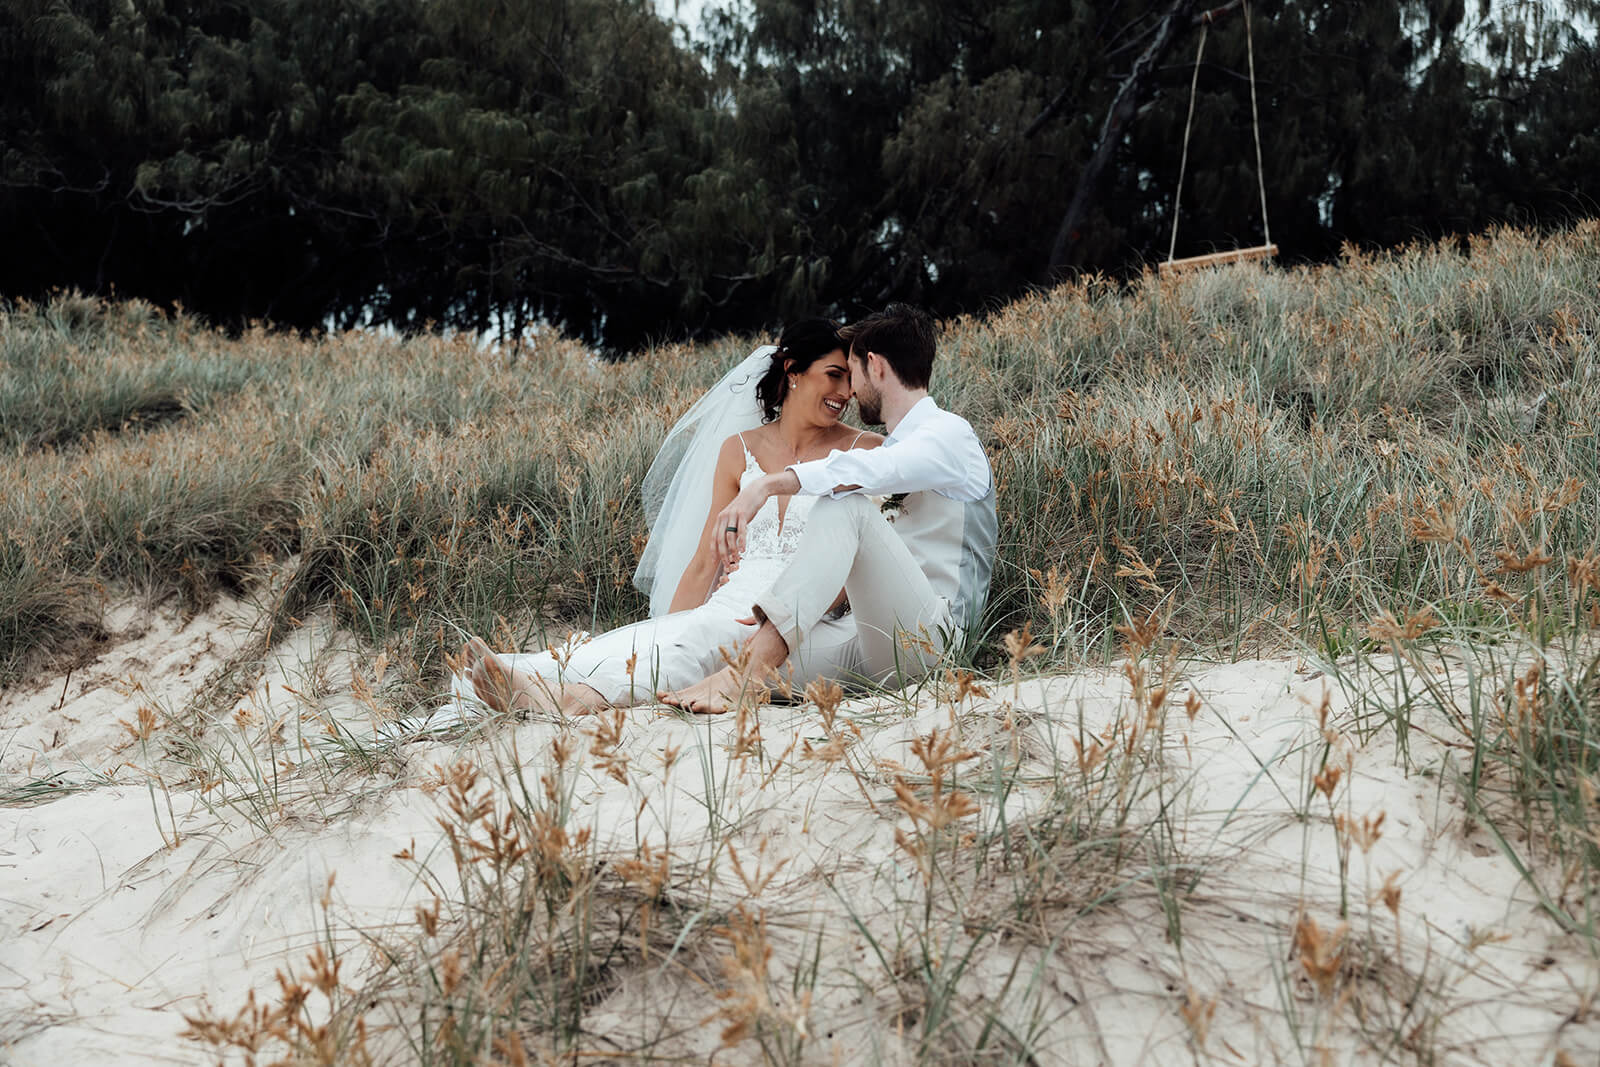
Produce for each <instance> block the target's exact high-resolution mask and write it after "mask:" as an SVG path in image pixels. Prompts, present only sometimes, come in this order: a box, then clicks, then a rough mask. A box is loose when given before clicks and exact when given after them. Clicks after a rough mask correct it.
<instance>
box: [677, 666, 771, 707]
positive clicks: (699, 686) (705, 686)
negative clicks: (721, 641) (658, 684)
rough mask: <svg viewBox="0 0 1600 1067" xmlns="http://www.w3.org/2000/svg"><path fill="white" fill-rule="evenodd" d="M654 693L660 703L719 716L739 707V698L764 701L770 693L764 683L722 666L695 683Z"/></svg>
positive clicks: (757, 701) (754, 701)
mask: <svg viewBox="0 0 1600 1067" xmlns="http://www.w3.org/2000/svg"><path fill="white" fill-rule="evenodd" d="M656 695H657V696H658V697H659V698H660V700H661V702H662V703H663V704H670V705H672V706H673V707H675V708H682V709H683V710H684V711H692V712H694V713H695V714H696V715H722V714H725V713H727V712H730V711H732V710H733V709H734V708H736V707H738V706H739V702H740V701H741V700H748V701H750V702H751V703H754V704H765V703H766V702H767V698H768V696H770V695H771V694H770V693H769V691H768V690H767V688H766V686H763V685H760V684H758V683H757V682H756V681H755V680H754V679H752V678H751V677H750V676H749V675H748V674H744V673H742V672H740V671H736V670H734V669H733V668H732V667H724V668H722V669H721V670H720V671H718V672H717V673H716V674H713V675H711V676H710V677H709V678H704V679H702V680H700V681H698V682H696V683H695V684H694V685H691V686H687V687H685V688H683V689H677V690H674V691H673V692H670V693H658V694H656Z"/></svg>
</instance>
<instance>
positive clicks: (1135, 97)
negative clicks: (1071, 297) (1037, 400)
mask: <svg viewBox="0 0 1600 1067" xmlns="http://www.w3.org/2000/svg"><path fill="white" fill-rule="evenodd" d="M1199 4H1200V0H1175V2H1174V3H1173V5H1172V7H1171V8H1169V9H1168V10H1167V13H1166V14H1165V15H1163V16H1162V17H1161V24H1160V25H1159V26H1157V27H1156V32H1155V36H1154V37H1153V38H1152V39H1151V41H1150V45H1149V47H1147V48H1146V49H1145V50H1144V52H1143V53H1142V54H1141V55H1140V56H1139V58H1138V59H1136V60H1134V61H1133V69H1132V70H1130V71H1129V72H1128V76H1127V77H1126V78H1124V79H1122V84H1121V85H1119V86H1117V94H1116V96H1114V97H1112V99H1111V107H1110V108H1109V109H1108V110H1107V111H1106V118H1105V122H1104V123H1103V124H1102V125H1101V127H1100V138H1099V140H1098V141H1096V143H1095V146H1094V152H1093V153H1091V154H1090V156H1089V162H1088V163H1087V164H1085V166H1084V168H1083V171H1082V172H1081V173H1080V174H1079V175H1078V186H1077V188H1076V189H1075V190H1073V193H1072V200H1071V202H1070V203H1068V204H1067V211H1066V214H1064V215H1062V216H1061V225H1059V226H1058V227H1056V239H1055V242H1054V243H1053V244H1052V245H1051V246H1050V270H1049V273H1050V277H1051V278H1052V279H1054V278H1057V277H1059V276H1060V275H1061V274H1062V273H1063V272H1066V271H1070V270H1074V269H1076V268H1077V267H1078V266H1079V265H1080V264H1081V262H1082V242H1081V240H1080V234H1079V229H1080V228H1081V227H1082V225H1083V221H1084V219H1085V217H1086V216H1087V215H1088V214H1089V208H1090V207H1091V206H1093V204H1094V202H1095V200H1096V199H1098V197H1099V190H1100V185H1101V183H1102V180H1103V179H1104V177H1105V172H1106V168H1107V167H1109V166H1110V165H1111V160H1112V158H1113V157H1114V156H1115V155H1116V151H1117V146H1118V145H1119V144H1121V143H1122V137H1123V131H1124V129H1125V127H1126V126H1127V125H1128V122H1129V120H1131V119H1132V118H1133V116H1134V115H1135V113H1137V111H1138V109H1139V101H1140V100H1141V99H1142V98H1143V97H1144V96H1145V94H1146V91H1147V88H1148V86H1149V83H1150V78H1151V75H1152V74H1153V73H1154V72H1155V70H1156V68H1157V67H1158V66H1159V65H1160V63H1161V61H1162V60H1163V59H1164V58H1165V57H1166V55H1167V53H1168V52H1170V51H1171V50H1172V46H1173V45H1174V44H1176V43H1177V40H1178V34H1179V32H1180V31H1182V30H1185V29H1187V28H1188V27H1189V24H1190V20H1191V19H1192V18H1193V16H1194V9H1195V8H1196V7H1198V6H1199ZM1224 7H1225V8H1226V7H1227V5H1224Z"/></svg>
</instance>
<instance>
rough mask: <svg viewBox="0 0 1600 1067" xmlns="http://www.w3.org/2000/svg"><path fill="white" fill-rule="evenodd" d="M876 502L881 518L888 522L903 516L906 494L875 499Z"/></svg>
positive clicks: (895, 494) (892, 494)
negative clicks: (881, 514) (881, 513)
mask: <svg viewBox="0 0 1600 1067" xmlns="http://www.w3.org/2000/svg"><path fill="white" fill-rule="evenodd" d="M875 499H876V500H877V501H878V510H879V511H881V512H883V517H884V518H886V519H888V520H889V521H890V522H894V520H895V519H897V518H899V517H900V516H901V515H904V514H905V512H906V494H905V493H890V494H889V495H888V496H881V497H877V498H875Z"/></svg>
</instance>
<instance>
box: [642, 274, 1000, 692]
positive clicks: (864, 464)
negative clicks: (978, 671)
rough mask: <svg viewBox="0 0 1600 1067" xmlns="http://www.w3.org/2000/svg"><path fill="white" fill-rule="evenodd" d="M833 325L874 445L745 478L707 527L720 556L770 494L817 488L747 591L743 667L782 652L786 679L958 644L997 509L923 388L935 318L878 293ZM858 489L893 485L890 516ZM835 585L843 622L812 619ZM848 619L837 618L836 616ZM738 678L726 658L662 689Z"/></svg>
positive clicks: (708, 686)
mask: <svg viewBox="0 0 1600 1067" xmlns="http://www.w3.org/2000/svg"><path fill="white" fill-rule="evenodd" d="M840 336H841V337H842V338H843V339H844V341H845V343H846V344H847V345H849V348H850V354H849V360H848V362H849V366H850V382H851V385H852V386H853V387H854V389H855V395H856V401H857V403H858V404H860V406H861V417H862V419H864V420H865V421H866V422H868V423H879V422H881V423H883V424H884V425H885V426H886V427H887V429H888V431H889V436H888V438H887V439H886V440H885V441H884V442H883V444H882V445H881V446H879V447H878V448H875V449H853V450H850V451H842V452H841V451H835V452H833V453H832V454H831V455H829V456H828V457H827V458H826V459H819V460H813V461H811V462H809V463H796V464H792V465H791V466H789V467H787V468H785V469H784V470H782V471H779V472H778V473H776V474H768V475H765V476H763V477H760V478H757V479H755V480H753V481H751V482H750V483H749V484H748V485H747V486H745V488H744V489H743V490H741V491H740V493H739V495H738V496H736V497H734V499H733V501H732V502H731V503H730V504H729V505H728V506H727V507H726V508H724V509H723V510H722V511H721V512H720V513H719V514H718V515H717V517H716V522H715V524H714V526H713V527H712V528H713V529H714V530H716V531H717V534H716V535H715V536H716V537H717V538H718V541H719V546H718V547H719V548H720V550H721V552H722V555H723V561H724V562H725V563H730V564H731V563H733V562H735V561H737V559H738V556H739V553H740V551H741V550H742V549H743V548H744V539H745V528H746V527H747V526H748V525H749V522H750V520H751V519H752V518H754V516H755V514H756V512H757V511H759V510H761V505H762V504H764V503H766V501H767V498H768V497H771V496H781V495H788V494H793V493H808V494H813V495H816V496H820V497H822V498H823V499H821V500H818V501H817V503H816V505H815V506H814V507H813V508H812V510H811V514H810V517H809V519H808V520H807V523H806V528H805V532H804V534H802V535H801V539H800V543H799V546H798V548H797V549H796V552H795V556H794V558H793V559H792V560H791V562H790V563H789V566H788V567H787V568H785V570H784V571H783V573H782V574H781V575H779V576H778V578H777V579H776V580H775V581H774V582H773V585H772V587H771V588H770V589H768V590H767V592H766V593H764V594H762V595H761V596H760V597H759V598H758V599H757V600H756V603H755V610H754V615H755V618H756V619H757V620H759V622H760V624H761V625H760V628H759V629H758V630H757V631H756V633H755V635H754V636H753V637H751V638H750V640H749V642H748V643H747V645H746V650H747V652H748V653H749V657H750V665H749V670H750V671H751V672H752V673H751V674H750V675H749V676H748V677H754V678H758V679H759V678H764V677H765V676H766V673H767V672H768V671H775V670H777V668H779V667H780V666H782V665H783V663H784V662H785V661H786V660H793V661H794V662H793V664H792V666H793V667H794V673H795V678H796V680H797V681H798V680H800V679H807V678H832V679H841V680H842V679H846V678H865V679H869V680H871V681H875V682H883V681H887V680H889V679H891V678H894V677H896V676H898V677H899V679H900V680H901V681H911V680H915V679H917V678H920V677H922V676H923V675H925V674H926V673H927V672H928V671H929V670H931V669H932V667H933V665H934V663H936V662H937V660H938V658H939V656H940V655H941V654H942V653H943V652H944V651H945V650H946V649H947V648H952V647H955V646H958V645H959V644H960V643H961V640H962V639H963V637H964V636H965V632H966V630H967V628H968V627H970V626H973V625H974V624H975V623H976V622H977V620H978V616H979V615H980V614H981V612H982V610H983V602H984V599H985V598H986V597H987V596H988V592H989V572H990V569H991V568H992V566H993V563H994V546H995V535H996V530H997V523H996V519H995V509H994V501H995V491H994V477H993V475H992V473H991V472H990V470H989V459H988V457H987V456H986V455H984V451H983V446H982V445H981V444H979V443H978V437H977V435H976V434H975V433H973V431H972V426H971V425H970V424H969V423H968V422H967V420H966V419H963V418H962V417H961V416H959V415H956V414H953V413H951V412H948V411H944V410H942V409H941V408H940V407H939V406H938V405H937V404H935V403H934V401H933V398H932V397H930V396H929V395H928V379H929V376H930V373H931V372H932V370H933V355H934V326H933V320H932V319H931V318H930V317H929V316H928V314H927V312H925V311H922V310H920V309H918V308H914V307H911V306H909V305H906V304H890V305H889V306H888V307H887V308H885V309H884V310H882V311H880V312H877V313H876V314H873V315H869V316H867V317H866V318H864V319H862V320H861V321H860V322H858V323H855V324H853V325H851V326H847V327H845V328H844V329H843V330H841V331H840ZM869 494H872V495H881V494H893V495H895V496H899V495H901V494H903V495H904V499H903V502H902V503H901V504H900V505H899V508H898V510H897V511H896V512H895V514H893V515H892V516H889V515H886V514H885V513H884V512H883V511H880V509H879V507H878V505H877V503H876V502H874V501H873V500H871V499H870V498H869ZM841 588H843V589H844V591H845V594H846V596H847V597H848V598H849V601H850V609H851V615H852V617H853V618H854V620H855V629H854V633H853V634H846V635H845V636H843V637H839V636H831V635H838V634H839V633H840V628H838V627H821V628H819V627H818V623H820V622H821V621H822V620H823V619H824V617H825V616H826V615H827V614H828V612H829V610H830V608H832V606H833V604H834V601H835V600H836V599H837V595H838V592H839V590H840V589H841ZM845 629H846V630H848V628H845ZM743 685H744V678H743V677H741V675H740V673H739V672H738V671H735V670H734V668H733V667H732V666H729V667H725V668H723V669H722V670H720V671H718V672H717V673H716V674H713V675H712V676H711V677H709V678H706V679H704V680H703V681H701V682H699V683H697V684H695V685H692V686H689V687H688V688H686V689H682V690H679V691H677V692H675V693H664V694H662V699H663V700H664V701H665V702H666V703H668V704H674V705H676V706H678V707H681V708H685V709H688V710H691V711H698V712H706V713H718V712H724V711H727V710H729V709H730V708H731V707H732V706H733V704H734V702H735V701H736V700H737V697H738V694H739V691H740V689H741V687H742V686H743Z"/></svg>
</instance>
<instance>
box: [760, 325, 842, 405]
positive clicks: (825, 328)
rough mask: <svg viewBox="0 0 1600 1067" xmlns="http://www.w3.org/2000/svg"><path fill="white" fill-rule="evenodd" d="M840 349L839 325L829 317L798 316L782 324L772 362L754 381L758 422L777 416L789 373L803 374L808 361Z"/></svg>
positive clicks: (785, 394) (785, 393)
mask: <svg viewBox="0 0 1600 1067" xmlns="http://www.w3.org/2000/svg"><path fill="white" fill-rule="evenodd" d="M843 348H844V341H843V340H842V339H840V337H839V324H838V323H837V322H834V321H833V320H832V319H799V320H797V321H795V322H791V323H790V324H789V325H788V326H785V327H784V329H783V335H782V336H781V337H779V338H778V350H777V351H776V352H774V353H773V354H772V363H771V364H770V365H769V366H768V367H767V372H766V373H765V374H763V375H762V376H761V381H759V382H757V383H756V400H757V402H758V403H760V405H761V421H762V422H771V421H772V420H773V419H776V418H777V417H778V409H779V408H781V407H783V401H784V398H785V397H787V396H788V395H789V375H791V374H804V373H805V372H806V369H807V368H808V367H810V366H811V364H813V363H815V362H816V361H817V360H819V359H821V358H822V357H823V356H825V355H827V354H828V353H829V352H837V351H839V350H841V349H843Z"/></svg>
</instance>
